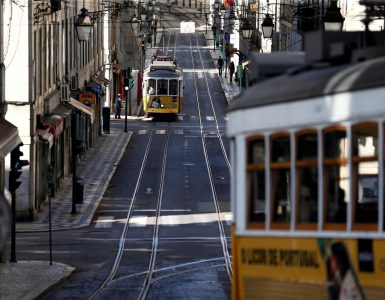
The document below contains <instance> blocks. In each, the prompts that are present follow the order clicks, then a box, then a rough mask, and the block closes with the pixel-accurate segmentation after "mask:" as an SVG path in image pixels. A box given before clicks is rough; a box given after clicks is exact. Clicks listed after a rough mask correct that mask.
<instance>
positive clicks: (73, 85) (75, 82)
mask: <svg viewBox="0 0 385 300" xmlns="http://www.w3.org/2000/svg"><path fill="white" fill-rule="evenodd" d="M77 89H78V75H75V76H72V77H71V91H76V90H77Z"/></svg>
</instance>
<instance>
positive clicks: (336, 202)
mask: <svg viewBox="0 0 385 300" xmlns="http://www.w3.org/2000/svg"><path fill="white" fill-rule="evenodd" d="M323 142H324V144H323V147H324V160H323V165H324V215H325V228H326V229H340V230H344V229H345V228H346V206H347V205H346V203H347V202H348V201H349V198H350V197H349V188H348V187H349V175H348V169H347V155H348V143H347V137H346V129H345V127H343V126H338V127H332V128H327V129H325V130H324V131H323Z"/></svg>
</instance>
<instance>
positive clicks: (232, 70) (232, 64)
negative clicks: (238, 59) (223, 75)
mask: <svg viewBox="0 0 385 300" xmlns="http://www.w3.org/2000/svg"><path fill="white" fill-rule="evenodd" d="M229 71H230V83H232V82H233V74H234V71H235V66H234V62H231V63H230V66H229Z"/></svg>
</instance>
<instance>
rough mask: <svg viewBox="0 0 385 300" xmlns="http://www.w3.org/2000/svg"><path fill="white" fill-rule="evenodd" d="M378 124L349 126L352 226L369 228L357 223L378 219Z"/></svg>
mask: <svg viewBox="0 0 385 300" xmlns="http://www.w3.org/2000/svg"><path fill="white" fill-rule="evenodd" d="M377 145H378V125H377V123H375V122H366V123H360V124H357V125H355V126H353V127H352V161H353V168H352V180H353V195H352V196H353V197H352V199H353V202H352V204H353V228H354V229H369V228H368V226H360V224H361V225H362V224H368V223H371V224H372V229H374V230H375V229H376V228H377V221H378V171H379V163H378V156H377V153H378V147H377Z"/></svg>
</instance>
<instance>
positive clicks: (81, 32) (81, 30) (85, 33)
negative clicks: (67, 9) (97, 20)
mask: <svg viewBox="0 0 385 300" xmlns="http://www.w3.org/2000/svg"><path fill="white" fill-rule="evenodd" d="M80 11H81V13H80V15H79V16H78V19H77V20H76V22H75V28H76V32H77V34H78V38H79V41H81V42H82V41H84V42H88V40H89V39H90V36H91V30H92V22H91V18H90V16H89V15H88V10H87V9H86V8H84V7H83V8H82V9H81V10H80Z"/></svg>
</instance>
